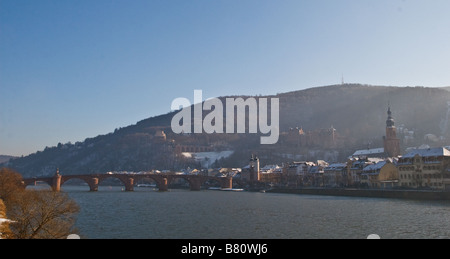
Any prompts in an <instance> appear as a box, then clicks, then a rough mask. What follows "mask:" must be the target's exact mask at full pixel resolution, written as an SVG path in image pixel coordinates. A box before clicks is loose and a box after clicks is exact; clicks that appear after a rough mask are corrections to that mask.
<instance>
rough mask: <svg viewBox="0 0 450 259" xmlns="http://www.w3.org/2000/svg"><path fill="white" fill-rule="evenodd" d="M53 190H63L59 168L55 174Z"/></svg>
mask: <svg viewBox="0 0 450 259" xmlns="http://www.w3.org/2000/svg"><path fill="white" fill-rule="evenodd" d="M52 190H53V191H55V192H59V191H61V175H60V174H59V168H57V169H56V173H55V175H54V176H53V180H52Z"/></svg>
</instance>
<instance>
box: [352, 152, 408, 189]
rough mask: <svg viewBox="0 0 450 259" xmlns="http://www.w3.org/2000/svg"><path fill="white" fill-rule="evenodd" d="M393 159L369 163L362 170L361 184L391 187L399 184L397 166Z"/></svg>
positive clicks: (384, 187) (373, 186)
mask: <svg viewBox="0 0 450 259" xmlns="http://www.w3.org/2000/svg"><path fill="white" fill-rule="evenodd" d="M395 162H396V161H395V160H394V159H386V160H384V161H380V162H377V163H374V164H370V165H368V166H366V167H364V169H363V170H362V173H361V176H360V178H361V186H367V187H371V188H382V189H391V188H395V187H397V186H398V185H399V174H398V168H397V166H396V164H395Z"/></svg>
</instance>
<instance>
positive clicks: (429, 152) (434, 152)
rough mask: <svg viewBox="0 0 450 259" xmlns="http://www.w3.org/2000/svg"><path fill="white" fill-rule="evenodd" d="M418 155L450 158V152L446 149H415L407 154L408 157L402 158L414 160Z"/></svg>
mask: <svg viewBox="0 0 450 259" xmlns="http://www.w3.org/2000/svg"><path fill="white" fill-rule="evenodd" d="M416 155H419V156H421V157H433V156H450V150H448V149H446V148H444V147H438V148H427V149H415V150H412V151H411V152H409V153H407V154H406V155H404V156H402V158H413V157H415V156H416Z"/></svg>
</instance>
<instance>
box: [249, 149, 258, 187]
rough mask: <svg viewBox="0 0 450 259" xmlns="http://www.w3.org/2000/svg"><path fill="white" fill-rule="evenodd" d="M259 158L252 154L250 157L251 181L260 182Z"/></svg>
mask: <svg viewBox="0 0 450 259" xmlns="http://www.w3.org/2000/svg"><path fill="white" fill-rule="evenodd" d="M259 181H260V174H259V158H258V157H257V156H255V155H253V154H252V157H251V158H250V182H259Z"/></svg>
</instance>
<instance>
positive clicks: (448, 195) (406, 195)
mask: <svg viewBox="0 0 450 259" xmlns="http://www.w3.org/2000/svg"><path fill="white" fill-rule="evenodd" d="M266 192H270V193H290V194H308V195H326V196H348V197H370V198H396V199H411V200H450V192H443V191H422V190H367V189H331V188H330V189H328V188H302V189H281V188H280V189H270V190H266Z"/></svg>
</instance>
